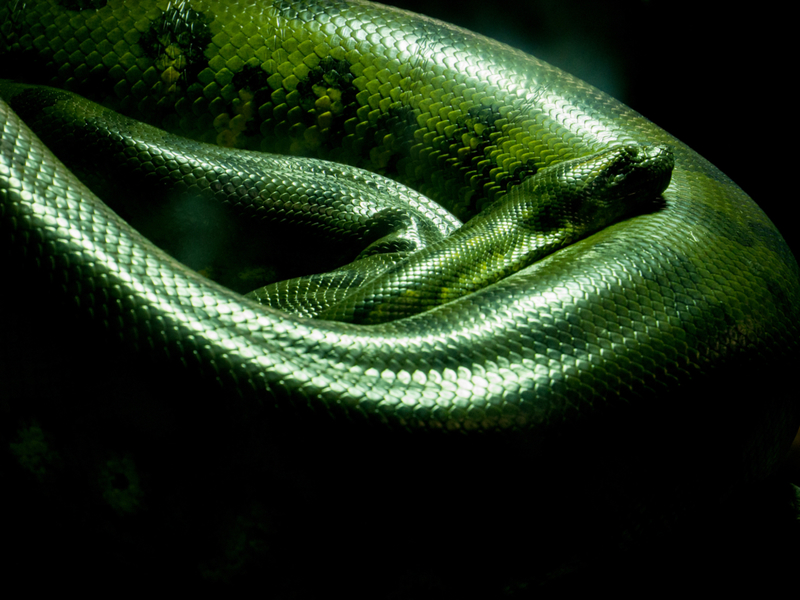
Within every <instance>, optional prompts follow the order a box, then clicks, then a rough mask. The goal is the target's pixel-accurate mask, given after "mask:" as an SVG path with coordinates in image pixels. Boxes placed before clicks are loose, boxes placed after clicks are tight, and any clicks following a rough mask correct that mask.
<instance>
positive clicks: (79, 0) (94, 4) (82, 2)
mask: <svg viewBox="0 0 800 600" xmlns="http://www.w3.org/2000/svg"><path fill="white" fill-rule="evenodd" d="M59 4H60V5H61V6H63V7H64V8H66V9H67V10H79V11H80V10H86V9H87V8H88V9H97V8H103V7H104V6H105V5H106V4H108V0H61V2H59Z"/></svg>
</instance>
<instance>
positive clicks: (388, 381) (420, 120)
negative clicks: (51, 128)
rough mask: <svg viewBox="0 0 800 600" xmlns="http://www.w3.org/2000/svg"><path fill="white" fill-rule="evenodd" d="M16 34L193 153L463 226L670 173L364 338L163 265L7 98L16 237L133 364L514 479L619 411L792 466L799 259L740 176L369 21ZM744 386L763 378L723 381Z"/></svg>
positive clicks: (318, 17) (45, 60) (661, 135)
mask: <svg viewBox="0 0 800 600" xmlns="http://www.w3.org/2000/svg"><path fill="white" fill-rule="evenodd" d="M0 22H2V36H3V37H2V39H3V41H2V46H1V47H0V52H2V56H3V62H4V64H5V65H6V66H5V71H4V72H3V76H4V77H6V78H9V79H22V80H25V81H26V82H29V83H36V84H46V85H51V86H56V87H63V88H65V89H68V90H71V91H74V92H78V93H80V94H81V95H83V96H86V97H88V98H91V99H93V100H95V101H97V102H99V103H101V104H103V105H105V106H108V107H109V108H112V109H114V110H117V111H120V112H122V113H124V114H126V115H127V116H129V117H133V118H136V119H140V120H145V121H150V122H151V123H152V124H153V125H156V126H158V127H160V128H163V129H165V130H167V131H170V132H173V133H177V134H180V135H184V136H187V137H190V138H193V139H196V140H200V141H203V142H210V143H215V144H219V145H222V146H228V147H236V148H242V149H247V150H260V151H267V152H274V153H279V154H294V155H298V156H304V157H310V158H314V159H319V158H321V159H326V160H331V161H335V162H342V163H347V164H349V165H353V166H355V167H358V168H360V169H367V170H369V171H372V172H376V173H379V174H381V175H385V176H387V177H390V178H392V179H393V180H396V181H398V182H399V183H401V184H403V185H408V186H410V187H411V188H413V189H415V190H417V191H418V192H420V193H421V194H424V195H426V196H428V197H430V198H432V199H433V200H435V201H437V202H439V203H440V204H442V205H443V206H445V207H446V208H447V209H448V210H449V211H451V212H452V213H453V214H455V215H456V216H457V217H458V218H460V219H466V218H469V217H471V216H472V215H474V214H476V213H479V212H480V211H481V210H483V209H484V208H485V207H490V208H491V207H492V206H496V204H495V203H496V202H498V201H501V200H502V199H503V198H504V197H505V195H506V193H507V192H509V191H510V190H513V189H514V188H515V187H517V186H521V185H523V184H524V182H525V181H526V180H528V179H530V178H532V177H534V176H535V175H536V173H537V172H541V171H543V170H544V169H545V168H547V167H549V166H551V165H555V164H559V163H562V162H564V161H569V160H573V159H579V158H581V157H586V156H589V155H593V154H595V153H598V152H601V151H604V150H607V149H609V148H612V147H617V146H620V145H625V144H634V145H635V144H643V145H654V144H661V145H667V146H668V147H669V148H671V150H672V152H673V153H674V160H675V167H674V170H673V172H672V177H671V180H670V183H669V186H668V187H667V189H666V190H665V191H664V193H663V203H664V204H663V206H662V207H660V208H659V209H657V210H653V211H651V212H647V213H646V214H640V215H638V216H634V217H632V218H628V219H626V220H623V221H620V222H618V223H616V224H614V225H611V226H609V227H606V228H605V229H603V230H602V231H599V232H598V233H595V234H593V235H591V236H589V237H587V238H585V239H583V240H581V241H578V242H576V243H574V244H572V245H570V246H568V247H566V248H564V249H562V250H559V251H558V252H556V253H554V254H551V255H549V256H548V257H546V258H544V259H543V260H540V261H538V262H536V263H535V264H533V265H532V266H529V267H527V268H523V269H522V270H519V271H518V272H516V273H513V274H511V275H509V276H508V277H505V278H503V279H501V280H500V281H497V282H496V283H493V284H491V285H488V286H486V287H484V288H482V289H480V290H477V291H474V292H472V293H469V294H467V295H464V296H461V297H459V298H456V299H454V300H452V301H450V302H448V303H446V304H444V305H441V306H439V307H437V308H435V309H431V310H425V311H423V312H419V313H418V314H415V315H414V316H410V317H406V318H402V319H398V320H393V321H389V322H385V323H379V324H374V325H368V326H367V325H358V324H349V323H339V322H334V321H329V320H324V319H322V320H320V319H318V320H313V319H307V318H303V317H298V316H294V315H292V314H289V313H286V312H283V311H279V310H272V309H269V308H265V307H263V306H261V305H259V304H258V303H256V302H254V301H252V300H250V299H247V298H244V297H242V296H240V295H238V294H236V293H234V292H232V291H231V290H229V289H227V288H226V287H223V286H221V285H218V284H216V283H213V282H210V281H209V280H207V279H205V278H204V277H202V276H200V275H199V274H197V273H196V272H194V271H192V270H191V269H189V268H187V267H185V266H184V265H182V264H181V263H179V262H177V261H175V260H174V259H173V258H171V257H170V256H169V255H168V254H166V253H164V252H163V251H161V250H159V249H158V248H156V247H155V246H154V245H152V243H151V242H149V241H148V240H147V239H145V238H144V237H142V236H141V235H140V234H139V233H138V232H137V231H135V230H133V229H132V228H131V227H130V226H129V225H128V224H126V223H125V222H124V221H122V220H121V219H119V218H118V217H117V216H116V215H115V214H114V213H113V212H111V211H110V210H109V209H108V208H106V207H105V205H104V204H103V203H102V202H101V201H100V200H98V199H97V198H96V197H95V196H94V194H92V193H91V192H90V191H89V190H88V189H87V188H86V187H85V186H84V184H83V183H81V181H79V180H78V178H77V177H75V176H74V174H72V173H70V172H69V171H68V170H67V169H66V168H65V167H63V165H61V164H60V163H59V162H58V161H57V159H55V158H54V157H53V155H52V154H51V153H50V152H49V151H48V150H47V148H45V147H44V146H43V145H42V144H41V142H39V141H38V140H37V139H36V138H35V136H33V135H32V134H31V133H30V131H29V130H28V129H27V128H26V127H25V125H24V124H23V122H22V121H21V120H19V119H18V118H17V117H16V115H15V114H14V113H13V112H12V111H11V110H10V109H9V108H8V106H7V105H6V104H3V107H2V119H3V125H4V129H3V138H2V161H3V162H2V165H0V179H1V180H2V213H0V215H1V216H2V238H3V243H4V244H6V246H7V247H11V248H12V249H13V250H14V251H18V252H21V253H22V254H23V255H24V256H25V260H26V261H27V263H26V264H29V265H30V268H31V269H34V268H37V269H40V270H41V277H42V278H43V279H48V278H49V279H50V280H52V281H54V282H55V289H57V290H59V291H58V293H59V294H62V297H65V298H68V299H70V300H71V301H72V302H74V303H76V304H77V305H78V306H79V307H80V311H82V312H83V313H91V314H93V315H100V317H101V320H102V322H103V324H104V326H105V327H106V328H107V329H110V330H112V331H116V332H119V333H120V335H121V336H122V337H123V338H124V339H125V340H126V341H127V343H128V344H129V345H130V346H132V347H134V348H136V349H137V351H139V352H142V353H152V354H153V355H154V356H155V355H156V354H157V355H159V356H163V355H166V356H168V357H169V359H170V360H171V361H174V362H175V364H176V365H177V364H186V363H193V364H194V363H195V362H196V363H198V364H199V367H198V371H199V372H200V375H201V376H203V377H206V378H208V380H209V381H211V382H214V383H215V385H217V386H218V388H219V389H220V390H222V391H223V392H225V393H232V394H236V395H238V396H242V397H244V398H246V399H248V401H249V402H252V403H253V406H256V405H262V404H269V405H274V406H276V407H277V410H278V412H281V411H283V412H291V413H294V412H298V413H299V414H300V415H306V414H311V413H312V412H313V413H315V414H316V415H320V414H321V415H330V416H331V417H334V418H336V419H339V421H341V420H342V419H344V420H346V421H354V422H356V423H358V424H359V426H360V427H363V428H377V429H378V430H379V431H384V430H385V431H387V432H390V431H397V430H399V431H402V432H405V431H410V432H413V433H416V434H423V435H426V436H434V437H435V436H445V440H454V441H452V442H448V441H445V442H443V443H444V444H449V443H452V444H462V443H464V441H463V440H473V441H474V443H475V444H476V447H479V448H481V451H485V452H487V453H489V454H488V456H494V457H496V458H497V460H498V461H499V460H502V458H501V456H502V453H504V452H508V451H509V448H514V449H515V450H516V451H517V452H518V456H517V458H518V459H519V460H521V461H522V460H528V461H534V460H535V458H536V457H537V456H541V452H542V450H541V447H542V445H545V446H546V445H547V444H548V443H549V440H551V439H552V440H563V439H567V438H568V437H569V436H570V435H573V434H574V432H577V431H580V432H582V433H586V432H587V431H594V425H595V423H600V422H606V421H605V420H606V419H607V418H609V415H614V416H615V418H616V417H620V416H621V418H623V419H624V418H626V415H629V414H636V415H641V414H644V415H647V416H645V417H644V422H646V423H648V424H649V425H648V426H649V427H652V426H654V420H658V419H660V418H662V417H663V418H664V419H665V422H669V423H673V424H674V422H681V419H680V418H678V417H677V416H676V415H675V414H674V412H673V411H674V410H675V409H674V406H673V404H672V399H675V398H684V399H688V398H692V400H691V406H690V407H687V408H686V410H687V412H690V413H691V414H692V419H697V422H710V421H712V420H713V419H714V418H715V415H719V414H720V413H721V412H723V411H724V412H725V415H726V416H725V417H724V419H723V420H724V421H725V422H726V423H728V424H730V423H734V424H735V427H736V428H737V432H738V434H737V435H740V439H737V442H736V448H737V449H738V450H737V451H739V452H741V453H742V467H741V469H740V472H739V471H737V474H738V475H739V476H741V479H742V480H745V481H750V480H754V479H758V478H760V477H762V476H764V475H765V474H767V473H769V472H771V471H772V469H773V468H774V466H775V464H777V462H778V460H779V456H780V453H781V449H782V448H783V449H785V448H786V447H787V446H788V442H789V441H790V439H791V435H792V432H793V431H794V430H796V427H797V413H798V407H797V402H796V400H795V399H794V398H793V397H791V396H788V395H787V396H783V395H781V394H779V393H773V392H774V390H780V389H781V387H782V381H783V380H782V379H781V377H782V376H783V377H785V372H786V369H785V367H786V365H788V364H791V361H792V360H793V359H794V358H796V356H797V353H798V345H797V339H798V335H797V333H798V332H797V325H796V324H797V323H798V317H799V316H800V315H798V314H797V310H798V308H797V307H798V306H800V304H799V303H798V298H800V277H798V275H799V273H798V266H797V263H796V261H795V259H794V257H793V256H792V254H791V252H790V251H789V250H788V248H787V246H786V244H785V242H784V241H783V239H782V238H781V236H780V234H779V233H778V231H777V229H776V228H775V226H774V225H773V224H772V223H771V222H770V221H769V219H768V218H767V217H766V216H765V215H764V213H763V212H762V211H761V210H760V209H759V208H758V207H757V206H756V204H755V203H754V202H753V201H752V200H751V199H750V198H748V197H747V196H746V195H745V194H744V192H742V190H741V189H739V188H738V187H737V186H736V185H735V184H734V183H733V182H732V181H731V180H730V179H729V178H728V177H726V176H725V175H723V174H722V173H720V172H719V171H718V170H717V169H716V168H715V167H713V166H712V165H711V164H709V163H708V162H707V161H705V160H704V159H703V158H701V157H700V156H698V155H697V154H696V153H694V152H693V151H692V150H691V149H689V148H688V147H686V146H685V145H684V144H682V143H681V142H679V141H678V140H676V139H675V138H673V137H671V136H670V135H669V134H667V133H666V132H664V131H663V130H661V129H659V128H658V127H656V126H655V125H653V124H652V123H650V122H649V121H647V120H646V119H644V118H643V117H641V116H640V115H638V114H636V113H635V112H633V111H632V110H630V109H629V108H627V107H625V106H623V105H621V104H620V103H619V102H617V101H615V100H613V99H612V98H610V97H608V96H606V95H604V94H603V93H601V92H599V91H597V90H596V89H594V88H592V87H591V86H589V85H587V84H585V83H583V82H581V81H580V80H577V79H575V78H574V77H572V76H570V75H568V74H565V73H563V72H561V71H559V70H558V69H556V68H554V67H552V66H550V65H548V64H546V63H544V62H542V61H539V60H537V59H535V58H533V57H531V56H528V55H526V54H524V53H522V52H520V51H517V50H514V49H512V48H509V47H507V46H505V45H502V44H500V43H498V42H495V41H492V40H489V39H487V38H484V37H481V36H479V35H476V34H473V33H471V32H468V31H465V30H462V29H459V28H457V27H454V26H450V25H447V24H443V23H440V22H437V21H434V20H431V19H428V18H425V17H421V16H417V15H413V14H410V13H408V12H404V11H401V10H398V9H393V8H388V7H383V6H379V5H374V4H370V3H367V2H358V1H352V2H350V1H343V0H330V1H315V2H292V1H288V0H287V1H276V2H267V1H262V0H241V1H230V0H229V1H211V0H209V1H196V2H195V1H189V2H174V1H169V0H150V1H148V0H141V1H139V2H133V1H126V0H109V1H108V2H106V1H100V0H97V1H93V0H85V1H72V0H70V1H67V0H64V1H61V2H59V1H57V0H50V1H41V2H35V3H30V2H27V3H26V2H17V1H15V0H11V1H6V2H4V3H3V5H2V7H0ZM167 168H170V167H169V165H167ZM343 169H344V167H343ZM222 184H223V185H227V184H231V185H234V186H235V185H238V184H237V182H236V174H235V173H233V174H232V175H231V177H230V179H228V180H226V181H224V182H222ZM23 248H24V251H23V250H22V249H23ZM741 373H746V374H758V377H757V378H758V380H759V382H758V385H756V383H752V382H751V383H748V381H743V380H742V379H743V378H742V377H736V378H735V381H732V377H731V376H732V375H733V374H736V375H740V374H741ZM759 386H762V387H759ZM773 386H774V387H773ZM759 389H764V390H765V396H767V398H766V399H764V398H762V399H760V400H759V401H758V402H756V400H755V399H754V396H753V395H754V393H755V391H756V390H759ZM766 390H770V391H769V392H767V391H766ZM709 392H713V394H712V393H709ZM695 397H696V398H698V400H697V401H695V400H694V398H695ZM720 397H726V398H730V399H729V400H728V401H726V402H722V401H721V400H720V399H719V398H720ZM750 402H753V404H752V405H750V404H749V403H750ZM722 405H725V408H722ZM673 419H674V420H673ZM704 419H705V420H704ZM688 430H691V431H692V434H694V433H696V431H694V429H692V427H688V428H687V431H688ZM597 435H600V434H597ZM686 435H687V438H688V437H691V435H690V434H688V433H687V434H686ZM708 435H709V439H711V440H714V441H712V442H708V443H709V445H711V446H713V445H714V444H717V443H722V440H724V439H726V438H725V436H724V435H723V434H722V433H721V432H713V431H711V432H709V433H708ZM600 437H601V438H602V436H600ZM676 437H681V436H676ZM435 439H437V440H438V439H439V438H438V437H435ZM592 439H595V438H592ZM455 440H460V441H455ZM595 441H597V440H595ZM470 443H471V442H470ZM553 443H560V442H553ZM459 447H460V446H459ZM687 447H689V448H694V446H692V445H691V444H687ZM703 447H705V446H703ZM707 458H708V457H705V458H702V459H701V460H700V461H699V462H700V463H702V464H705V463H704V462H703V461H704V460H706V459H707ZM687 464H693V463H691V461H690V462H689V463H683V462H682V463H681V465H682V466H681V467H680V468H681V469H683V468H685V467H686V465H687ZM698 468H699V467H698ZM687 480H691V481H694V479H692V476H688V475H687ZM622 487H624V485H623V486H622ZM633 504H634V505H636V506H638V504H639V500H636V501H634V502H633Z"/></svg>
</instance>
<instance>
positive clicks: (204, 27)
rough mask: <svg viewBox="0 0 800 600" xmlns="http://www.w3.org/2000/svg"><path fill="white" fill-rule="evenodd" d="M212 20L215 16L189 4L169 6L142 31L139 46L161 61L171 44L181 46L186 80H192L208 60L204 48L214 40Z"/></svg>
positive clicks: (189, 81) (147, 53)
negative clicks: (177, 6)
mask: <svg viewBox="0 0 800 600" xmlns="http://www.w3.org/2000/svg"><path fill="white" fill-rule="evenodd" d="M211 21H213V16H211V15H206V14H203V13H200V12H197V11H196V10H193V9H191V8H189V7H188V6H181V7H180V8H175V7H170V8H169V9H167V10H166V11H165V12H164V14H162V15H161V16H160V17H159V18H157V19H156V20H154V21H153V22H152V23H151V25H150V27H149V28H148V30H147V31H145V32H144V33H143V34H142V35H141V37H140V38H139V46H141V48H142V50H144V52H145V54H146V55H147V56H148V57H150V58H151V59H153V60H154V61H158V59H159V58H160V57H161V55H162V54H163V53H164V52H165V50H166V49H167V48H168V47H169V46H170V45H175V46H178V47H179V48H180V50H181V52H182V53H183V56H184V57H185V58H186V67H185V68H184V70H183V73H184V76H185V78H184V81H185V82H186V83H187V84H189V83H193V82H194V81H196V80H197V75H198V74H199V73H200V71H202V70H203V69H204V68H205V67H206V65H207V64H208V61H207V59H206V57H205V54H204V52H205V50H206V48H208V45H209V44H210V43H211V37H212V36H211V29H210V28H209V24H210V23H211Z"/></svg>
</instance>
